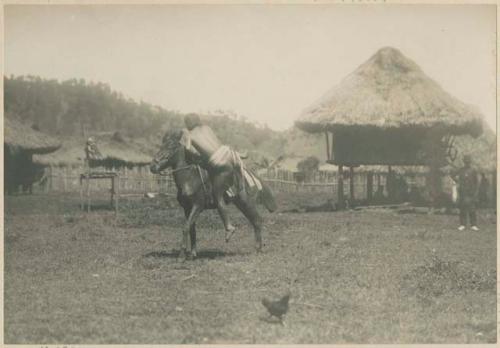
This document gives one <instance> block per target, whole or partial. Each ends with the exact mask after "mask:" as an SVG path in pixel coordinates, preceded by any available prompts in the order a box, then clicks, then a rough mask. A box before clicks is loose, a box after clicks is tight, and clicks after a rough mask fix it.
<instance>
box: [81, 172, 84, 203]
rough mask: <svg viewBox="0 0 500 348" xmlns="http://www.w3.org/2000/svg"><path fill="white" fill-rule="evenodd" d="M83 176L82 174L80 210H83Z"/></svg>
mask: <svg viewBox="0 0 500 348" xmlns="http://www.w3.org/2000/svg"><path fill="white" fill-rule="evenodd" d="M83 201H84V200H83V174H80V210H83Z"/></svg>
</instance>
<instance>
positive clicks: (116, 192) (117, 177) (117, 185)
mask: <svg viewBox="0 0 500 348" xmlns="http://www.w3.org/2000/svg"><path fill="white" fill-rule="evenodd" d="M115 179H116V180H117V181H118V183H117V184H116V185H113V187H116V191H115V214H116V215H118V200H119V199H120V197H119V196H120V175H117V176H116V177H115ZM113 182H114V179H113Z"/></svg>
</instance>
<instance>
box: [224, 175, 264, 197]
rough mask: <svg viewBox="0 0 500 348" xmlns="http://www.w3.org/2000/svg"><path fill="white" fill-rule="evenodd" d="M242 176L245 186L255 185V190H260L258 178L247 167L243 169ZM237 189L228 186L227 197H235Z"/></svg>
mask: <svg viewBox="0 0 500 348" xmlns="http://www.w3.org/2000/svg"><path fill="white" fill-rule="evenodd" d="M243 176H244V177H245V183H246V187H255V186H256V187H257V190H259V191H261V190H262V183H261V182H260V180H259V179H258V178H257V177H256V176H255V175H254V174H253V173H251V172H249V171H248V170H247V169H243ZM236 192H237V190H236V189H235V188H234V187H230V188H229V190H227V191H226V193H227V195H228V196H229V197H235V196H236Z"/></svg>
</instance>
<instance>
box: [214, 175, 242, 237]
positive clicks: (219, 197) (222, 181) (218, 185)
mask: <svg viewBox="0 0 500 348" xmlns="http://www.w3.org/2000/svg"><path fill="white" fill-rule="evenodd" d="M232 175H233V173H232V172H231V171H223V172H220V173H217V174H215V175H214V177H213V180H212V183H213V190H214V197H215V205H216V207H217V211H218V212H219V215H220V217H221V219H222V223H223V224H224V228H225V230H226V242H229V239H230V238H231V236H232V235H233V234H234V232H235V230H236V228H235V227H234V226H233V225H231V223H230V222H229V219H228V216H227V212H226V209H225V207H224V204H225V203H224V192H225V191H226V190H227V189H228V188H229V187H230V186H231V182H230V180H231V178H232Z"/></svg>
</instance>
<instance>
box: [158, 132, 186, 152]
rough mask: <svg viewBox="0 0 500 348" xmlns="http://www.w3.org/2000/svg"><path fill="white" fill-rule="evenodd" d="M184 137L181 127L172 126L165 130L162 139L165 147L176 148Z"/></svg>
mask: <svg viewBox="0 0 500 348" xmlns="http://www.w3.org/2000/svg"><path fill="white" fill-rule="evenodd" d="M181 137H182V129H181V128H170V129H168V130H167V131H166V132H165V135H164V136H163V139H162V144H163V148H164V149H169V150H175V149H177V147H178V146H179V145H180V140H181Z"/></svg>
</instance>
